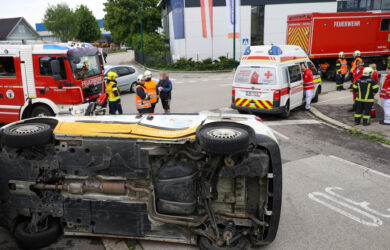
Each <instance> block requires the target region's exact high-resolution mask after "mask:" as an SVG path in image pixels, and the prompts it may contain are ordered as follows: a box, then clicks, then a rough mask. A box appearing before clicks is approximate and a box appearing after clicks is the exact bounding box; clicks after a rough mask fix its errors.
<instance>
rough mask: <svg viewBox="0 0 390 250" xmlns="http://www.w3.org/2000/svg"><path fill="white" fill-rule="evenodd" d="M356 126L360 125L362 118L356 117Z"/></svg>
mask: <svg viewBox="0 0 390 250" xmlns="http://www.w3.org/2000/svg"><path fill="white" fill-rule="evenodd" d="M355 125H360V118H356V117H355Z"/></svg>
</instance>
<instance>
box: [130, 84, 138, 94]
mask: <svg viewBox="0 0 390 250" xmlns="http://www.w3.org/2000/svg"><path fill="white" fill-rule="evenodd" d="M136 87H137V83H136V82H133V83H132V84H131V85H130V93H135V88H136Z"/></svg>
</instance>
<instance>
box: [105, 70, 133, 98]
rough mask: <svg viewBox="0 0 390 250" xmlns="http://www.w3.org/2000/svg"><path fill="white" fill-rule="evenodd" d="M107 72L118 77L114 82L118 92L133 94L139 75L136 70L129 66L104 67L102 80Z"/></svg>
mask: <svg viewBox="0 0 390 250" xmlns="http://www.w3.org/2000/svg"><path fill="white" fill-rule="evenodd" d="M109 72H115V73H116V74H117V75H118V76H117V79H116V81H117V83H118V88H119V90H120V91H130V92H132V93H134V92H135V87H136V85H137V77H138V75H139V73H138V71H137V69H136V68H134V67H133V66H130V65H106V66H104V79H106V77H107V74H108V73H109Z"/></svg>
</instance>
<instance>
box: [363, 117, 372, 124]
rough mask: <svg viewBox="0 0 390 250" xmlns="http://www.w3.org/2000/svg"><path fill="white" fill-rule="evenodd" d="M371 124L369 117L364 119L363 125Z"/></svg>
mask: <svg viewBox="0 0 390 250" xmlns="http://www.w3.org/2000/svg"><path fill="white" fill-rule="evenodd" d="M370 124H371V123H370V120H369V119H363V126H369V125H370Z"/></svg>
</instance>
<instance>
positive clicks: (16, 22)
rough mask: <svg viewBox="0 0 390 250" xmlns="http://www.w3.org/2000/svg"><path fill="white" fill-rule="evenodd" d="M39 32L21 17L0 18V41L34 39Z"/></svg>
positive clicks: (37, 38) (38, 38)
mask: <svg viewBox="0 0 390 250" xmlns="http://www.w3.org/2000/svg"><path fill="white" fill-rule="evenodd" d="M40 39H41V37H40V36H39V34H38V33H37V32H36V31H35V30H34V29H33V28H32V27H31V25H30V24H29V23H28V22H27V21H26V19H24V18H23V17H15V18H3V19H0V41H13V42H16V41H20V42H28V41H36V40H40Z"/></svg>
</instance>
